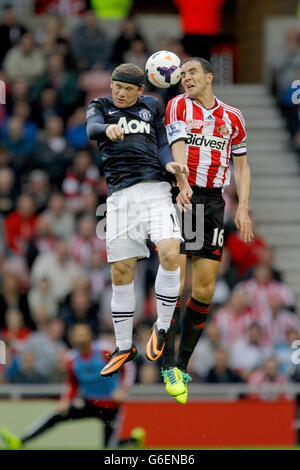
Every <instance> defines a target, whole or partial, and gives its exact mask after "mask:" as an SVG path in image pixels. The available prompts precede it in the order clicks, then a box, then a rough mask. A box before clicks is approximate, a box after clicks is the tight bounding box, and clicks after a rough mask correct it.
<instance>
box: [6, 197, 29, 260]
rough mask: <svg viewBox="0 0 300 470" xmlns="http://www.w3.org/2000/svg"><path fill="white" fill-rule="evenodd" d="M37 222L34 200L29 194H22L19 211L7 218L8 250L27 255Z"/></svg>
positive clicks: (19, 200)
mask: <svg viewBox="0 0 300 470" xmlns="http://www.w3.org/2000/svg"><path fill="white" fill-rule="evenodd" d="M36 222H37V215H36V209H35V205H34V200H33V198H32V197H31V196H30V195H29V194H21V196H19V198H18V200H17V209H16V210H15V211H14V212H11V213H10V214H9V215H7V216H6V217H5V220H4V230H5V236H6V240H7V246H8V248H9V249H10V250H11V251H12V252H13V253H14V254H16V255H20V256H24V255H25V254H26V251H27V248H28V243H29V242H30V240H31V239H32V237H33V234H34V230H35V226H36Z"/></svg>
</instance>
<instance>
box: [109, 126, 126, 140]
mask: <svg viewBox="0 0 300 470" xmlns="http://www.w3.org/2000/svg"><path fill="white" fill-rule="evenodd" d="M105 133H106V135H107V137H108V138H109V139H110V140H113V141H114V140H118V139H120V140H123V139H124V129H123V128H122V127H121V126H119V125H118V124H112V125H111V126H108V127H107V128H106V131H105Z"/></svg>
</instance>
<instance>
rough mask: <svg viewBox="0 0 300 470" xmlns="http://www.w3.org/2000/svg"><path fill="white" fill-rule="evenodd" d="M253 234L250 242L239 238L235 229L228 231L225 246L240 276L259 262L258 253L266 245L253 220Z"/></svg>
mask: <svg viewBox="0 0 300 470" xmlns="http://www.w3.org/2000/svg"><path fill="white" fill-rule="evenodd" d="M253 234H254V237H253V239H252V241H251V242H250V243H246V242H244V241H243V240H241V239H240V237H239V234H238V232H237V231H235V232H232V233H230V234H229V235H228V237H227V238H226V242H225V246H226V248H227V250H228V251H229V254H230V258H231V261H232V263H233V264H234V265H235V266H236V268H237V271H238V275H239V276H240V277H243V276H245V275H246V274H247V273H248V271H249V269H250V268H251V267H252V266H256V265H257V264H258V263H259V262H260V254H261V252H262V250H263V249H265V248H266V247H267V244H266V242H265V240H264V239H263V238H262V237H261V236H260V235H258V233H257V230H256V224H255V223H254V221H253Z"/></svg>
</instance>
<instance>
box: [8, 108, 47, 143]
mask: <svg viewBox="0 0 300 470" xmlns="http://www.w3.org/2000/svg"><path fill="white" fill-rule="evenodd" d="M14 116H16V117H18V118H20V119H21V120H22V121H23V129H24V137H25V138H26V139H29V140H32V141H34V142H35V140H36V134H37V129H38V128H37V125H36V124H35V122H34V121H33V120H32V119H31V106H30V103H29V102H28V101H27V100H24V99H22V100H17V101H15V103H14V105H13V110H12V114H11V116H9V117H8V118H7V119H6V120H5V121H4V123H3V127H2V129H1V134H2V136H7V124H8V121H9V119H10V117H14Z"/></svg>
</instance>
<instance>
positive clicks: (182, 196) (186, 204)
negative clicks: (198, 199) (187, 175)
mask: <svg viewBox="0 0 300 470" xmlns="http://www.w3.org/2000/svg"><path fill="white" fill-rule="evenodd" d="M192 195H193V190H192V188H191V187H190V185H189V184H186V185H184V186H183V187H182V188H181V189H180V193H179V194H178V196H177V198H176V202H177V206H178V207H179V209H180V211H181V212H186V209H190V210H191V209H192V204H191V202H190V200H191V197H192Z"/></svg>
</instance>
